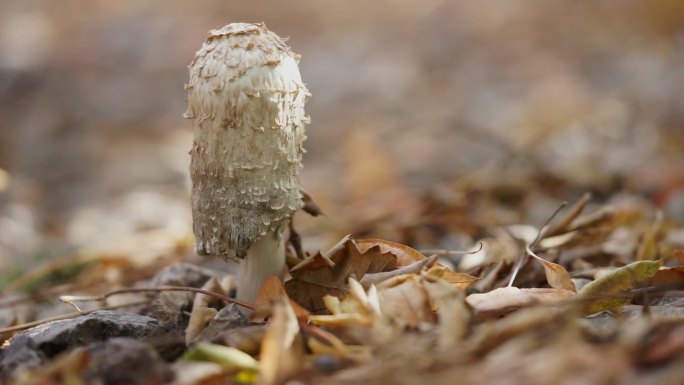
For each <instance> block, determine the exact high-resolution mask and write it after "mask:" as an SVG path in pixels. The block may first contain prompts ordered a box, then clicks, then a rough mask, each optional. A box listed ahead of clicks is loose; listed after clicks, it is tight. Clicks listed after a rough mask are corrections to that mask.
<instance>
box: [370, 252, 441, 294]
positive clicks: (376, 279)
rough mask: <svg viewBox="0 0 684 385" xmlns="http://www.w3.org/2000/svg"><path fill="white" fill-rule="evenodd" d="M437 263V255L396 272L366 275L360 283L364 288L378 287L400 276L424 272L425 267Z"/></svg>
mask: <svg viewBox="0 0 684 385" xmlns="http://www.w3.org/2000/svg"><path fill="white" fill-rule="evenodd" d="M435 262H437V255H432V256H430V257H428V258H425V259H421V260H420V261H417V262H414V263H412V264H410V265H406V266H403V267H401V268H399V269H396V270H392V271H383V272H380V273H371V274H365V275H364V276H363V277H361V280H360V281H359V283H361V285H362V286H363V287H364V288H369V287H370V286H372V285H377V284H379V283H380V282H382V281H386V280H388V279H390V278H394V277H397V276H399V275H403V274H414V273H417V272H419V271H420V270H422V269H423V267H426V266H427V267H430V266H432V265H434V264H435Z"/></svg>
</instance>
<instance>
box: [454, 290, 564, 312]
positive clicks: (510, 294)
mask: <svg viewBox="0 0 684 385" xmlns="http://www.w3.org/2000/svg"><path fill="white" fill-rule="evenodd" d="M574 295H575V293H574V292H572V291H570V290H564V289H519V288H517V287H504V288H500V289H496V290H492V291H490V292H488V293H481V294H480V293H478V294H471V295H469V296H467V297H466V303H467V304H468V305H469V306H470V307H471V308H472V309H473V311H474V313H475V315H476V316H477V317H478V318H480V319H483V318H490V317H499V316H502V315H504V314H507V313H510V312H512V311H515V310H517V309H519V308H521V307H527V306H532V305H537V304H544V303H553V302H558V301H562V300H564V299H568V298H570V297H573V296H574Z"/></svg>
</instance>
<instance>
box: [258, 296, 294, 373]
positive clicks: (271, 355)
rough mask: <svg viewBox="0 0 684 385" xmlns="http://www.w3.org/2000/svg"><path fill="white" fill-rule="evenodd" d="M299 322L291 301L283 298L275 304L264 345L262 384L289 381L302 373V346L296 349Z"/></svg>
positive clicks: (262, 348)
mask: <svg viewBox="0 0 684 385" xmlns="http://www.w3.org/2000/svg"><path fill="white" fill-rule="evenodd" d="M298 334H299V323H298V322H297V316H296V315H295V313H294V310H293V309H292V307H291V306H290V304H289V302H288V301H286V300H284V299H281V300H279V301H276V302H275V303H274V305H273V316H272V317H271V321H270V322H269V326H268V329H266V334H265V335H264V339H263V341H262V342H261V362H260V364H261V365H260V367H261V381H262V383H263V384H266V385H271V384H276V383H279V382H281V381H283V380H285V379H287V378H288V377H289V376H290V375H292V373H294V372H296V371H297V370H299V368H300V367H301V365H302V364H303V361H302V357H301V356H302V351H301V346H296V344H295V339H296V338H297V336H298Z"/></svg>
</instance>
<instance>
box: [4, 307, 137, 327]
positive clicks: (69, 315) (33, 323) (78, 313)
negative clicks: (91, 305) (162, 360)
mask: <svg viewBox="0 0 684 385" xmlns="http://www.w3.org/2000/svg"><path fill="white" fill-rule="evenodd" d="M149 302H150V301H140V302H132V303H125V304H120V305H112V306H103V307H100V308H97V309H93V310H88V311H80V310H79V311H75V312H73V313H67V314H61V315H57V316H54V317H50V318H43V319H40V320H37V321H31V322H26V323H23V324H20V325H14V326H10V327H7V328H4V329H0V334H4V333H10V332H16V331H20V330H26V329H30V328H32V327H34V326H38V325H42V324H44V323H47V322H52V321H59V320H63V319H69V318H75V317H79V316H82V315H88V314H90V313H92V312H95V311H98V310H114V309H121V308H125V307H133V306H138V305H145V304H147V303H149ZM72 306H73V304H72Z"/></svg>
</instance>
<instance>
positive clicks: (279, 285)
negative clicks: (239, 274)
mask: <svg viewBox="0 0 684 385" xmlns="http://www.w3.org/2000/svg"><path fill="white" fill-rule="evenodd" d="M279 298H285V299H286V300H287V301H289V302H290V306H292V309H293V310H294V312H295V315H296V316H297V319H299V320H306V318H307V317H309V315H310V314H311V313H309V311H308V310H306V309H305V308H303V307H302V306H301V305H299V304H298V303H297V302H295V301H293V300H291V299H290V297H288V295H287V292H286V291H285V287H283V282H282V281H281V280H280V278H278V277H276V276H274V275H272V276H270V277H268V278H266V280H265V281H264V283H263V284H262V285H261V287H260V288H259V294H257V298H256V300H255V301H254V308H255V309H264V308H268V307H270V306H271V304H272V303H273V302H274V301H275V300H277V299H279ZM257 313H258V312H255V313H253V315H256V314H257Z"/></svg>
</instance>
